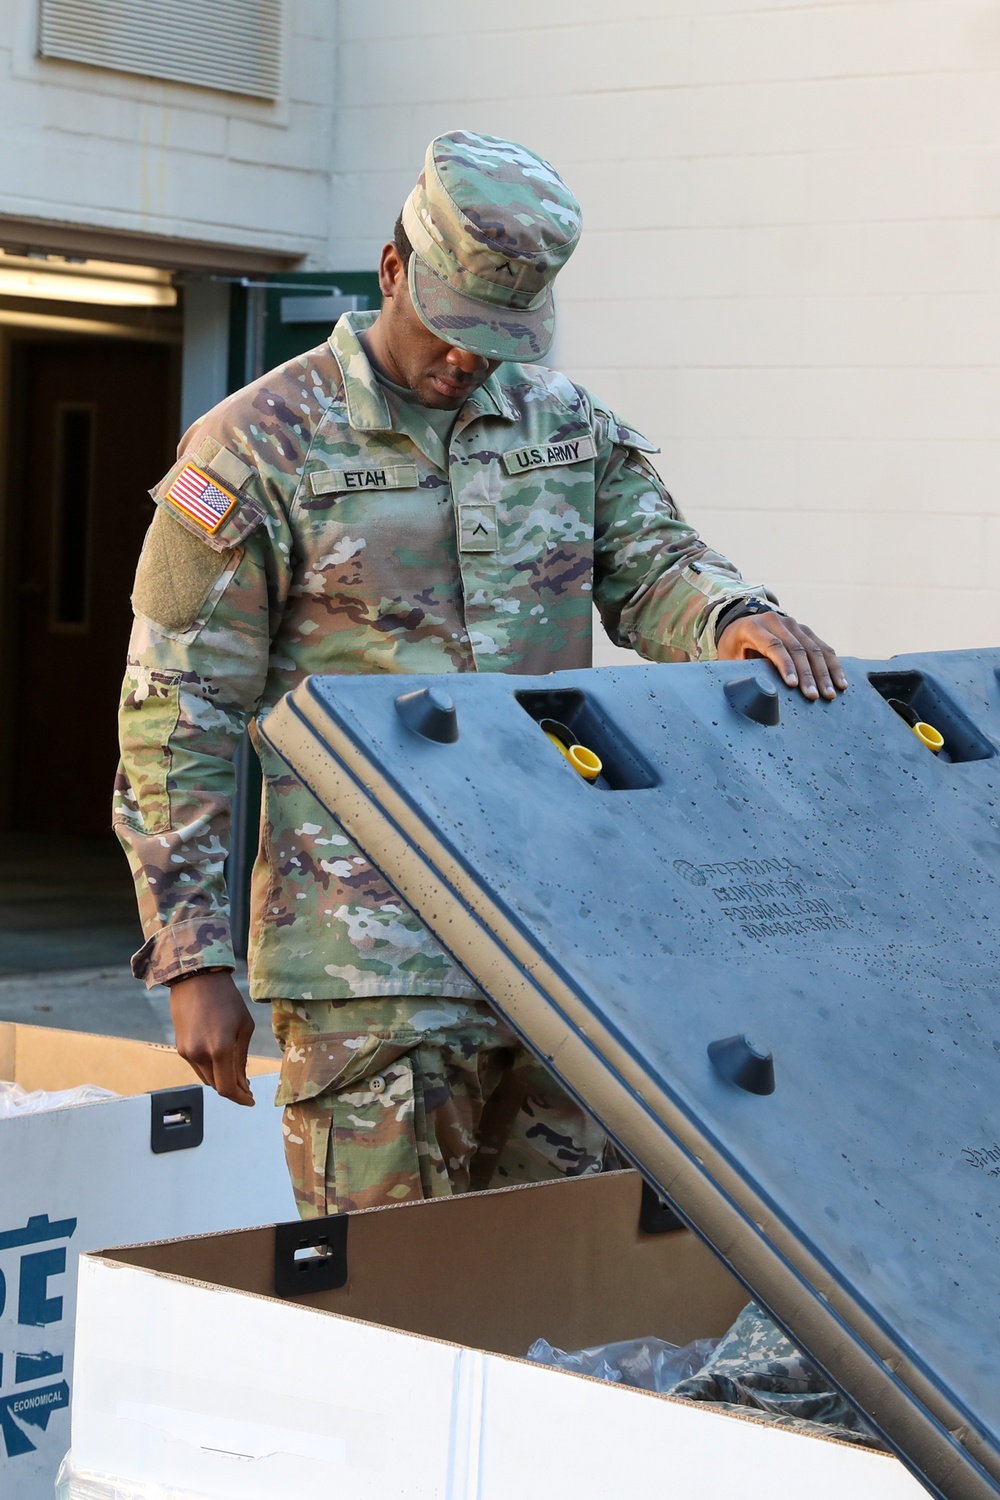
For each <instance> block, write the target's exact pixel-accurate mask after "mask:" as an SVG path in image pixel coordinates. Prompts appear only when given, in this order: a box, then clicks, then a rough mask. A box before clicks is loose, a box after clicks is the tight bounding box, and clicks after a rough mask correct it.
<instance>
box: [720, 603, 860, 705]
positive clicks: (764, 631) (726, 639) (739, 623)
mask: <svg viewBox="0 0 1000 1500" xmlns="http://www.w3.org/2000/svg"><path fill="white" fill-rule="evenodd" d="M752 656H763V657H765V658H766V659H767V660H768V661H769V662H771V664H772V666H774V667H775V668H776V670H777V671H778V672H779V673H780V674H781V677H782V679H783V680H784V682H785V683H786V685H787V686H788V687H797V688H798V689H799V691H800V692H801V694H802V696H803V697H804V698H807V699H809V700H810V701H811V702H815V700H816V699H817V698H820V697H822V698H826V699H828V700H832V699H834V698H836V696H837V693H838V691H839V692H843V691H844V689H845V688H846V687H847V677H846V676H845V674H844V669H843V667H842V666H841V664H840V661H839V660H838V658H837V654H836V652H835V651H834V650H833V649H832V647H830V646H828V645H827V644H826V642H825V641H821V640H820V638H819V636H818V635H816V634H815V633H814V632H813V631H812V630H810V629H809V627H808V625H800V624H799V622H798V620H793V619H792V618H791V617H790V616H789V615H773V614H766V615H746V616H743V617H742V618H741V619H738V620H734V621H733V623H732V625H730V626H729V627H728V628H727V629H726V630H724V631H723V633H722V637H721V639H720V641H719V657H720V660H729V661H732V660H735V659H737V658H739V657H752Z"/></svg>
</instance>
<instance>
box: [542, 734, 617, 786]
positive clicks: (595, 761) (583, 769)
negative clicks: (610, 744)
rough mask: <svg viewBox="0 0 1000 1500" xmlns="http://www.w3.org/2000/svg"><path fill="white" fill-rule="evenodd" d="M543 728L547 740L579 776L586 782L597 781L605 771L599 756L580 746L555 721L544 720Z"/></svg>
mask: <svg viewBox="0 0 1000 1500" xmlns="http://www.w3.org/2000/svg"><path fill="white" fill-rule="evenodd" d="M541 728H542V732H543V733H544V735H545V738H546V739H547V740H551V741H552V743H553V745H555V747H556V749H557V750H558V751H560V753H561V754H563V755H565V757H566V759H567V760H568V761H569V763H570V765H571V766H572V767H573V770H574V771H575V772H576V773H577V775H578V776H582V777H583V779H584V781H596V780H597V778H598V776H600V774H601V772H602V771H603V769H604V764H603V762H602V760H601V758H600V756H599V755H595V754H594V752H593V750H588V749H587V747H586V745H578V744H577V743H576V741H575V739H574V738H573V735H572V733H571V731H570V730H568V729H567V728H566V726H565V725H564V724H560V723H558V722H557V720H555V719H543V720H542V723H541Z"/></svg>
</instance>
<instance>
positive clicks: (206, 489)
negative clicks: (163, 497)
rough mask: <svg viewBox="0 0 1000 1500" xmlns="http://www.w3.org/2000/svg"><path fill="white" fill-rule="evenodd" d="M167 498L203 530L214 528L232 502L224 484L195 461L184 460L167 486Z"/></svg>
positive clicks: (232, 495)
mask: <svg viewBox="0 0 1000 1500" xmlns="http://www.w3.org/2000/svg"><path fill="white" fill-rule="evenodd" d="M167 499H168V500H169V501H170V502H171V504H173V505H176V507H177V509H178V510H181V511H183V512H184V514H185V515H186V516H190V517H191V519H192V521H197V522H198V525H199V526H203V527H204V528H205V530H206V531H211V532H215V531H218V529H219V527H220V526H221V525H222V523H223V521H224V520H225V519H226V517H227V516H228V514H229V512H230V511H231V510H232V508H233V506H234V505H235V504H236V499H237V497H236V496H235V495H234V494H232V492H231V491H230V490H227V489H226V487H225V485H222V484H219V483H218V481H217V480H215V479H210V478H209V476H208V475H207V474H205V473H203V472H202V470H201V469H199V468H198V467H197V465H196V464H185V465H184V467H183V469H182V470H181V472H180V473H179V474H178V476H177V478H176V479H175V480H174V482H173V484H172V485H171V486H170V488H169V490H167Z"/></svg>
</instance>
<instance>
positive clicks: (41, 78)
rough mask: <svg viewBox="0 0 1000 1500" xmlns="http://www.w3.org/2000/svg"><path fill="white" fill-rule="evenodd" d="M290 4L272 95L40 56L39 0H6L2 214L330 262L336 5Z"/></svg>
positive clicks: (313, 0) (0, 76)
mask: <svg viewBox="0 0 1000 1500" xmlns="http://www.w3.org/2000/svg"><path fill="white" fill-rule="evenodd" d="M286 12H287V36H286V57H287V78H286V84H285V91H284V97H283V98H282V99H281V100H280V101H279V102H278V103H276V104H272V103H268V102H264V101H259V100H253V99H249V98H241V97H238V96H236V95H233V94H224V93H217V92H214V91H212V90H210V89H203V88H194V87H188V86H186V85H183V84H177V83H161V82H153V81H147V80H145V79H142V78H138V77H133V76H131V75H129V74H125V73H114V72H107V71H104V70H102V69H99V68H92V67H84V66H80V65H77V64H74V63H66V62H56V61H52V60H50V59H47V58H39V57H36V56H35V55H34V54H35V39H36V34H37V0H0V130H2V138H3V151H2V152H0V214H2V215H11V216H24V217H27V218H33V219H42V220H50V221H55V222H58V223H63V222H65V223H70V224H73V225H86V226H92V225H97V226H99V227H101V228H105V229H112V230H126V231H131V232H133V233H142V234H150V235H163V236H169V237H174V238H180V239H187V240H197V241H209V242H211V243H218V244H223V245H239V246H245V247H249V248H252V249H263V250H268V251H274V252H284V253H288V254H293V255H300V254H301V255H305V256H308V257H312V258H314V259H316V258H318V262H321V261H322V259H323V254H324V252H325V245H326V240H327V237H328V232H329V183H330V157H331V134H332V131H331V125H332V102H333V59H334V32H335V28H336V6H335V3H334V0H286ZM218 45H219V48H220V50H221V51H222V52H223V53H224V52H225V46H226V38H225V35H224V34H223V33H221V32H220V35H219V38H218ZM310 263H312V262H311V261H310Z"/></svg>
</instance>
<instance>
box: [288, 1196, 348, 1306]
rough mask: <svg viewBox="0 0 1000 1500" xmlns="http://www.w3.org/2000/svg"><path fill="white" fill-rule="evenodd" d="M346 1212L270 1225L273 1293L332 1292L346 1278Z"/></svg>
mask: <svg viewBox="0 0 1000 1500" xmlns="http://www.w3.org/2000/svg"><path fill="white" fill-rule="evenodd" d="M349 1218H350V1215H349V1214H331V1215H330V1216H329V1217H328V1218H326V1219H309V1220H307V1221H306V1222H304V1223H303V1222H302V1221H301V1220H299V1219H296V1220H295V1221H294V1222H292V1223H291V1224H275V1226H274V1294H275V1296H276V1297H308V1296H309V1294H310V1293H311V1292H333V1291H336V1290H337V1288H338V1287H342V1286H343V1285H344V1284H345V1283H346V1281H347V1225H348V1221H349Z"/></svg>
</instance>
